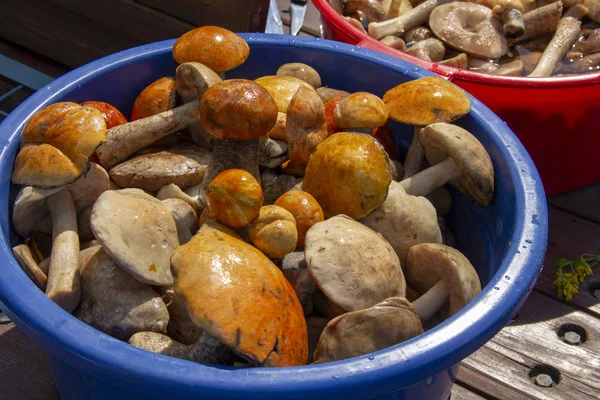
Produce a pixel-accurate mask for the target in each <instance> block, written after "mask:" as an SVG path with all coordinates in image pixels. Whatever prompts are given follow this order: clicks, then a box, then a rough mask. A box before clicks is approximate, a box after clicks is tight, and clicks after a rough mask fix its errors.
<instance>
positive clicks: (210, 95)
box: [198, 79, 278, 140]
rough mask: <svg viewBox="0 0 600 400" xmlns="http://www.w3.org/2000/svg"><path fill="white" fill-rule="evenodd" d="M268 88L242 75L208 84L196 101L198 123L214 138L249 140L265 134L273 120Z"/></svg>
mask: <svg viewBox="0 0 600 400" xmlns="http://www.w3.org/2000/svg"><path fill="white" fill-rule="evenodd" d="M277 112H278V111H277V104H276V103H275V100H274V99H273V97H272V96H271V95H270V94H269V92H268V91H267V90H266V89H264V88H263V87H262V86H260V85H259V84H257V83H255V82H253V81H249V80H246V79H229V80H225V81H223V82H219V83H216V84H214V85H213V86H211V87H210V88H208V90H207V91H206V93H204V96H202V99H201V101H200V106H199V108H198V115H199V117H200V123H201V124H202V126H203V127H204V129H206V130H207V132H208V133H210V134H211V135H213V136H214V137H216V138H218V139H237V140H250V139H255V138H258V137H261V136H264V135H266V134H267V133H269V131H270V130H271V129H272V128H273V126H275V123H276V122H277Z"/></svg>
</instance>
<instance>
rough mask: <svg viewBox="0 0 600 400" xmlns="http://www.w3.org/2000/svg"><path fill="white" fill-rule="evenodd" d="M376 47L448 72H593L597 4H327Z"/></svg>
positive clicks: (599, 36)
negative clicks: (402, 53) (376, 43)
mask: <svg viewBox="0 0 600 400" xmlns="http://www.w3.org/2000/svg"><path fill="white" fill-rule="evenodd" d="M330 3H331V5H332V7H333V8H334V9H335V10H336V11H337V12H338V13H340V14H341V15H342V16H344V18H346V19H347V20H348V21H349V22H350V23H352V24H353V25H354V26H355V27H356V28H357V29H360V30H362V31H363V32H364V33H365V34H369V35H370V36H372V37H373V38H375V39H377V40H379V41H380V42H381V43H382V44H385V45H387V46H390V47H393V48H395V49H399V50H402V51H406V52H407V53H409V54H412V55H414V56H416V57H418V58H421V59H423V60H426V61H431V62H435V63H439V64H445V65H449V66H452V67H457V68H463V69H469V70H472V71H477V72H481V73H487V74H494V75H504V76H528V77H548V76H562V75H568V74H581V73H586V72H594V71H598V70H600V3H599V2H598V1H597V0H564V1H563V0H558V1H554V0H537V1H535V0H467V1H456V0H454V1H453V0H425V1H423V0H330Z"/></svg>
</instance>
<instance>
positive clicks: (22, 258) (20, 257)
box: [12, 244, 48, 291]
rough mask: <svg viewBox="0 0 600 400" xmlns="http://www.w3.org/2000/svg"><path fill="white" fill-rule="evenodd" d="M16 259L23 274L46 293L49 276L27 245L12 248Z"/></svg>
mask: <svg viewBox="0 0 600 400" xmlns="http://www.w3.org/2000/svg"><path fill="white" fill-rule="evenodd" d="M12 252H13V255H14V256H15V259H16V260H17V262H18V263H19V266H21V269H23V272H25V274H26V275H27V276H28V277H29V279H31V280H32V281H33V283H35V284H36V286H37V287H39V288H40V289H41V290H42V291H46V282H47V281H48V276H47V275H46V274H45V273H44V271H42V269H41V268H40V267H39V266H38V263H37V262H36V261H35V259H34V257H33V254H32V253H31V249H30V248H29V246H27V245H26V244H20V245H18V246H15V247H13V248H12Z"/></svg>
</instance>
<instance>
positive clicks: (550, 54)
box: [528, 17, 581, 77]
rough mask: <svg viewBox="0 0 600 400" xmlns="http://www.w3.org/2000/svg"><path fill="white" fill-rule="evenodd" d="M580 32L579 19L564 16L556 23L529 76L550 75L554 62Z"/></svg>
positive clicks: (554, 65)
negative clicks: (551, 35)
mask: <svg viewBox="0 0 600 400" xmlns="http://www.w3.org/2000/svg"><path fill="white" fill-rule="evenodd" d="M580 33H581V21H579V20H578V19H576V18H573V17H564V18H562V19H561V20H560V22H559V24H558V29H557V30H556V33H555V34H554V36H553V37H552V40H550V43H548V46H547V47H546V49H545V50H544V52H543V53H542V57H541V58H540V61H538V63H537V65H536V66H535V69H534V70H533V71H532V72H531V74H529V75H528V76H530V77H546V76H550V75H552V72H553V71H554V68H555V67H556V64H557V63H558V62H559V61H560V60H561V59H562V58H563V57H564V56H565V55H566V54H567V52H568V51H569V49H570V48H571V46H573V43H575V41H576V40H577V38H579V34H580Z"/></svg>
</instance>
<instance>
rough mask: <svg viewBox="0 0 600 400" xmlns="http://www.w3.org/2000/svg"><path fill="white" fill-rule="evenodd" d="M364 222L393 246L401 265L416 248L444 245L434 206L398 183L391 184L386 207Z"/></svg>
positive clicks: (362, 220) (373, 213)
mask: <svg viewBox="0 0 600 400" xmlns="http://www.w3.org/2000/svg"><path fill="white" fill-rule="evenodd" d="M360 222H362V223H363V224H365V225H366V226H368V227H369V228H371V229H373V230H374V231H375V232H379V233H380V234H381V235H382V236H383V237H384V238H385V239H386V240H387V241H388V242H389V243H390V244H391V245H392V247H393V248H394V251H395V252H396V254H397V255H398V258H399V259H400V263H401V265H404V260H405V259H406V254H407V253H408V249H410V248H411V247H412V246H414V245H416V244H419V243H442V234H441V232H440V228H439V226H438V222H437V214H436V211H435V208H434V207H433V205H432V204H431V203H430V202H429V201H428V200H427V199H425V198H424V197H416V196H409V195H408V194H406V191H405V190H404V188H403V187H402V185H400V184H399V183H398V182H391V183H390V189H389V191H388V196H387V198H386V199H385V201H384V202H383V204H382V205H381V206H379V207H378V208H377V209H376V210H375V211H373V212H372V213H371V214H369V215H368V216H367V217H365V218H363V219H361V220H360Z"/></svg>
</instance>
